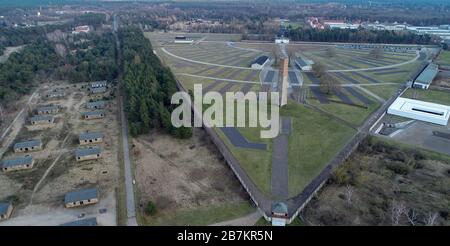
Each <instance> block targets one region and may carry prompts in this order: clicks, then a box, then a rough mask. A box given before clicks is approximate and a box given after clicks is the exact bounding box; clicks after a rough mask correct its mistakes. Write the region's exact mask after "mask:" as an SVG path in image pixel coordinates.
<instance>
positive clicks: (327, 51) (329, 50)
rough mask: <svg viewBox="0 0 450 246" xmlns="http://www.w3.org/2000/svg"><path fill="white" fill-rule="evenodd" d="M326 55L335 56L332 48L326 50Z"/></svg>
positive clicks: (334, 50)
mask: <svg viewBox="0 0 450 246" xmlns="http://www.w3.org/2000/svg"><path fill="white" fill-rule="evenodd" d="M326 54H327V56H328V57H335V56H336V49H335V48H334V47H333V46H330V47H328V48H327V50H326Z"/></svg>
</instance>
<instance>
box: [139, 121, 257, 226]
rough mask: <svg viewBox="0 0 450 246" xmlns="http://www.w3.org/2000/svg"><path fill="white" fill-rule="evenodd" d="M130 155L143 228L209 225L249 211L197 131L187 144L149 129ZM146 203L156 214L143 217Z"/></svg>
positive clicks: (223, 165) (219, 160)
mask: <svg viewBox="0 0 450 246" xmlns="http://www.w3.org/2000/svg"><path fill="white" fill-rule="evenodd" d="M167 146H171V147H170V148H167ZM132 154H133V159H134V162H135V164H136V167H135V172H136V174H135V175H136V180H137V187H138V191H137V194H138V206H139V209H138V211H139V216H138V219H139V222H140V224H142V225H208V224H212V223H216V222H221V221H224V220H229V219H234V218H237V217H240V216H244V215H247V214H249V213H251V212H253V211H254V208H252V207H251V206H250V203H249V202H248V197H247V195H246V193H245V191H244V190H243V189H242V188H241V186H240V185H239V182H238V181H237V179H236V178H235V177H234V175H233V173H232V171H231V170H229V169H228V166H227V164H226V163H225V162H224V161H223V159H222V156H221V155H220V154H219V153H218V152H217V150H216V149H215V146H214V145H213V144H212V143H211V142H210V140H209V138H208V137H207V136H206V135H205V132H204V131H203V130H201V129H195V130H194V136H193V137H192V138H191V139H186V140H177V139H174V138H172V137H170V136H168V135H165V134H163V133H160V132H158V131H154V132H152V133H150V134H149V135H146V136H141V137H139V138H135V139H133V144H132ZM149 201H152V202H154V203H155V205H156V208H157V213H156V215H153V216H147V215H146V214H145V213H144V208H145V206H146V204H147V203H148V202H149Z"/></svg>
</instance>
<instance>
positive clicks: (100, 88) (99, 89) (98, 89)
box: [91, 87, 106, 93]
mask: <svg viewBox="0 0 450 246" xmlns="http://www.w3.org/2000/svg"><path fill="white" fill-rule="evenodd" d="M105 91H106V87H98V88H92V89H91V92H92V93H102V92H105Z"/></svg>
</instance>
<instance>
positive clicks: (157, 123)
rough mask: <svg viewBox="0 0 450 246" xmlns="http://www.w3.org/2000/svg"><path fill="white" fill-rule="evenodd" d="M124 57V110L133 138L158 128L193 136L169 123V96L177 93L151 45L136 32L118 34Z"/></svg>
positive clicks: (181, 135)
mask: <svg viewBox="0 0 450 246" xmlns="http://www.w3.org/2000/svg"><path fill="white" fill-rule="evenodd" d="M119 38H120V42H121V46H122V47H121V50H122V54H123V82H124V84H123V86H124V90H125V95H126V100H125V109H126V112H127V118H128V121H129V126H130V127H129V130H130V134H131V135H132V136H137V135H140V134H145V133H148V132H149V131H150V129H152V128H155V127H161V128H162V129H164V130H165V131H166V132H167V133H169V134H170V135H172V136H175V137H178V138H187V137H190V136H191V135H192V129H191V128H185V127H181V128H175V127H173V125H172V123H171V112H172V111H173V109H174V105H171V103H170V99H171V96H172V95H173V94H174V93H175V92H176V91H177V87H176V81H175V78H174V76H173V74H172V72H171V71H170V69H169V68H167V67H164V66H163V65H162V64H161V62H160V60H159V59H158V57H157V56H156V55H155V54H154V53H153V48H152V45H151V43H150V41H149V40H148V39H147V38H145V37H144V34H143V33H142V31H141V30H140V29H138V28H134V27H127V28H123V29H121V30H120V31H119Z"/></svg>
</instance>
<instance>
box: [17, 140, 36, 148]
mask: <svg viewBox="0 0 450 246" xmlns="http://www.w3.org/2000/svg"><path fill="white" fill-rule="evenodd" d="M41 144H42V141H41V140H40V139H33V140H28V141H23V142H18V143H16V144H14V149H18V148H29V147H34V146H39V145H41Z"/></svg>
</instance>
